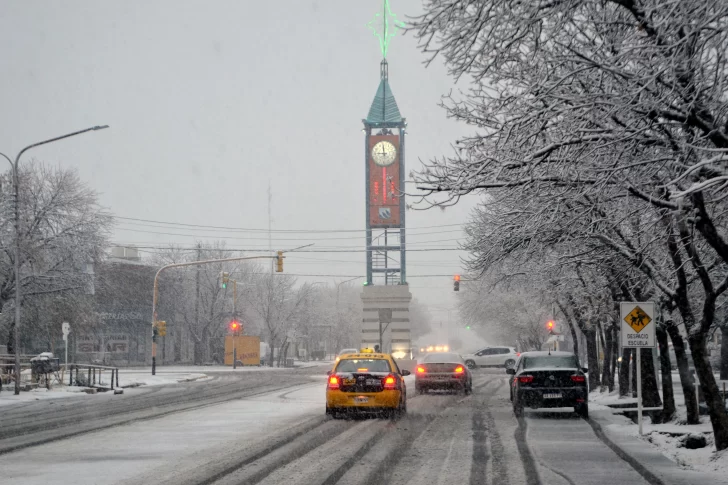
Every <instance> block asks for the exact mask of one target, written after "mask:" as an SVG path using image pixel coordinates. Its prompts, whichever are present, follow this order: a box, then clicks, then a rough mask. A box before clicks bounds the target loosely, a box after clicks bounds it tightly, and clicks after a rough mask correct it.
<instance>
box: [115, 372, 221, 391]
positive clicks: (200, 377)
mask: <svg viewBox="0 0 728 485" xmlns="http://www.w3.org/2000/svg"><path fill="white" fill-rule="evenodd" d="M208 377H210V376H208V375H207V374H202V375H199V376H197V377H189V378H187V379H181V380H179V381H176V382H175V383H174V384H179V383H180V382H194V381H197V380H200V379H207V378H208ZM169 384H172V383H171V382H170V383H169ZM146 385H147V384H140V383H139V382H132V383H131V384H127V385H125V386H119V388H120V389H131V388H134V387H142V386H146ZM154 385H160V384H154ZM161 385H165V384H161Z"/></svg>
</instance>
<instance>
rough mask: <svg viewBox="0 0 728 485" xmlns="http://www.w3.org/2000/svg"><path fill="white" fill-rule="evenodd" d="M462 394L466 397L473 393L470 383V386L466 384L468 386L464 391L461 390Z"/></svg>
mask: <svg viewBox="0 0 728 485" xmlns="http://www.w3.org/2000/svg"><path fill="white" fill-rule="evenodd" d="M463 393H464V394H465V395H466V396H469V395H470V394H472V393H473V383H472V382H471V383H470V384H468V385H466V386H465V389H464V390H463Z"/></svg>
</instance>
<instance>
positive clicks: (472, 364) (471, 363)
mask: <svg viewBox="0 0 728 485" xmlns="http://www.w3.org/2000/svg"><path fill="white" fill-rule="evenodd" d="M465 365H467V366H468V369H475V368H476V367H477V366H476V365H475V361H474V360H466V361H465Z"/></svg>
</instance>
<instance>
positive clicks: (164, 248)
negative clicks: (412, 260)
mask: <svg viewBox="0 0 728 485" xmlns="http://www.w3.org/2000/svg"><path fill="white" fill-rule="evenodd" d="M112 244H113V245H115V246H124V245H128V244H129V243H124V244H122V243H112ZM134 249H156V250H158V252H162V251H168V250H169V249H176V250H180V251H193V250H196V248H194V247H181V246H176V247H173V248H170V247H169V246H136V245H135V246H134ZM203 249H204V248H203ZM211 250H213V251H220V252H243V253H269V252H270V251H269V250H268V249H261V248H211ZM370 251H376V250H370ZM433 251H465V250H464V249H461V248H420V249H417V248H415V249H407V252H408V253H409V252H433ZM366 252H367V249H301V250H297V251H296V253H366Z"/></svg>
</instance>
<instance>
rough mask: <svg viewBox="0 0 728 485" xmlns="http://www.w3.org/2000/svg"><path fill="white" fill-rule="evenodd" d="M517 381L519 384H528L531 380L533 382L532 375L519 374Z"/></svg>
mask: <svg viewBox="0 0 728 485" xmlns="http://www.w3.org/2000/svg"><path fill="white" fill-rule="evenodd" d="M518 382H520V383H521V384H530V383H531V382H533V376H519V377H518Z"/></svg>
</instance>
